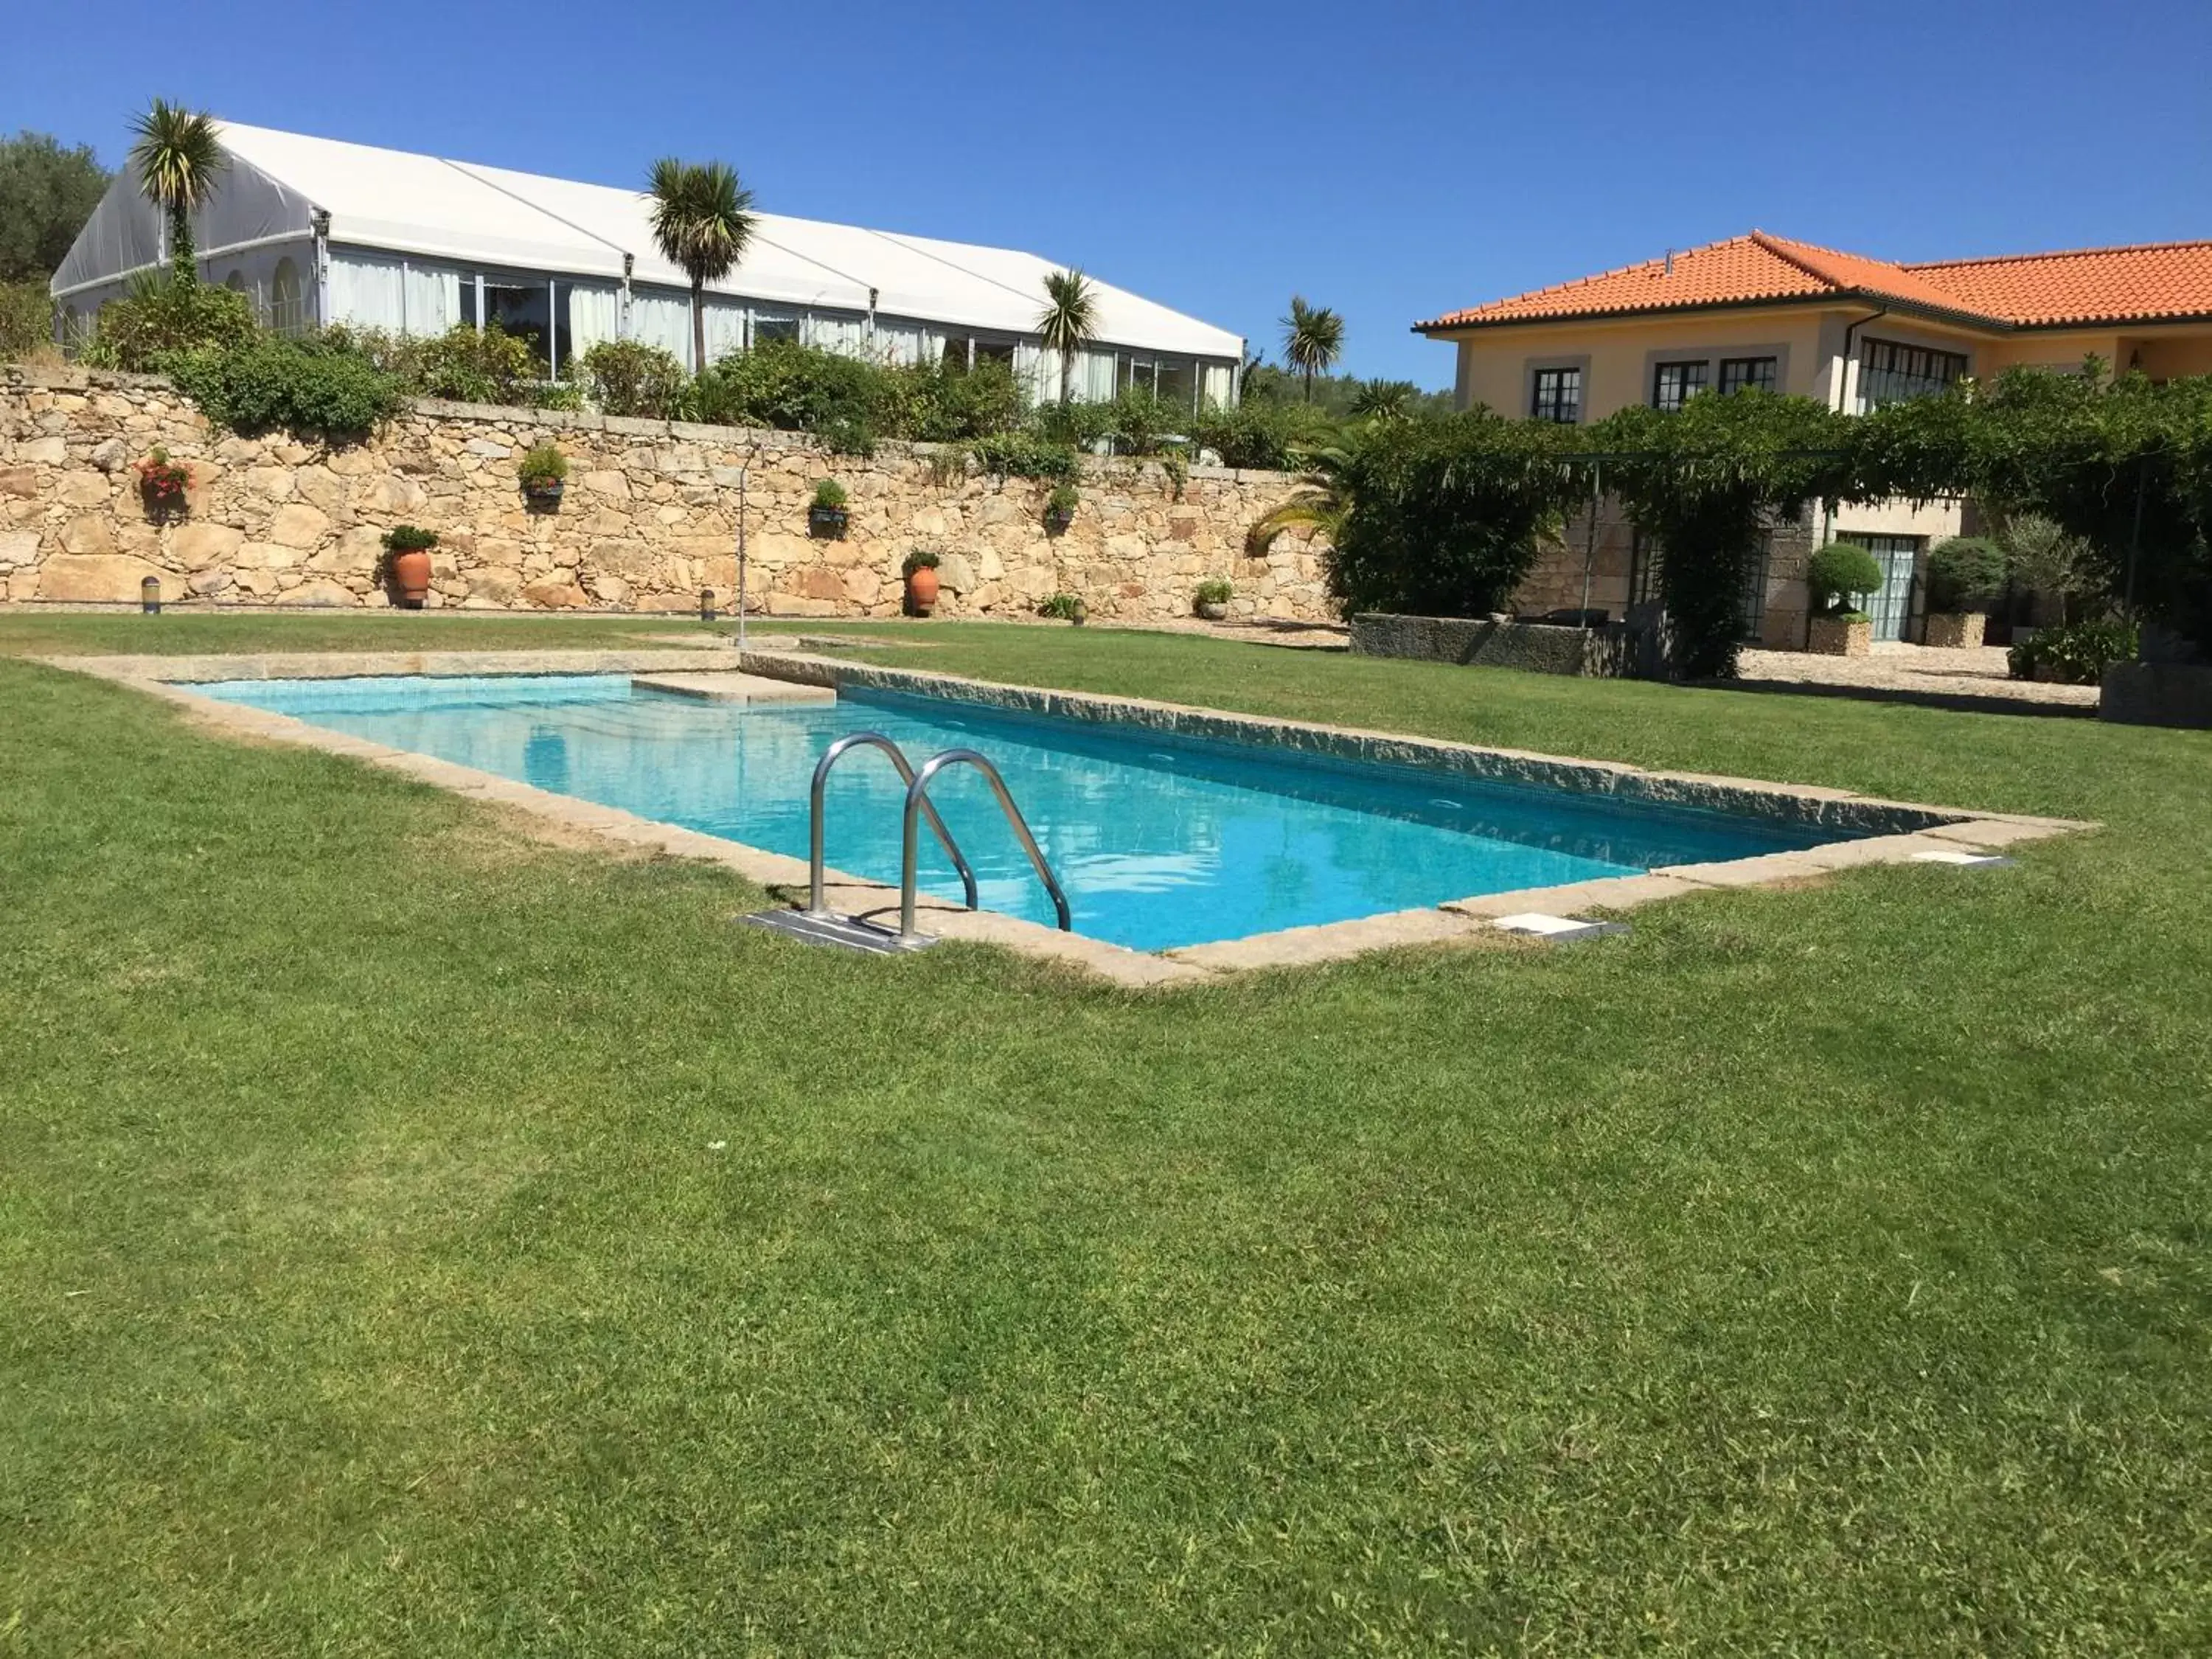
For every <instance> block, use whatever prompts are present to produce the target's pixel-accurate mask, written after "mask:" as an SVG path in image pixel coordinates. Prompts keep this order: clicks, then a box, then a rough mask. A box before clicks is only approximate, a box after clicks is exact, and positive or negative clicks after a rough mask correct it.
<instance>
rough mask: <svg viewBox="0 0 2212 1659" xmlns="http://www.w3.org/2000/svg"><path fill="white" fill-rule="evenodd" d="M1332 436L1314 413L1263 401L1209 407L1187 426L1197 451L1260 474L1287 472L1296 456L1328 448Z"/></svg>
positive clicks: (1324, 417)
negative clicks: (1306, 451)
mask: <svg viewBox="0 0 2212 1659" xmlns="http://www.w3.org/2000/svg"><path fill="white" fill-rule="evenodd" d="M1337 435H1338V431H1337V428H1336V426H1335V424H1334V422H1332V421H1331V420H1330V419H1329V418H1328V416H1327V415H1325V414H1323V413H1322V411H1320V410H1316V409H1309V408H1307V407H1305V406H1304V404H1281V403H1273V402H1269V401H1266V400H1261V401H1258V402H1252V403H1244V404H1238V405H1237V407H1236V408H1234V409H1218V408H1216V407H1214V406H1213V405H1212V404H1208V405H1207V406H1206V410H1204V411H1203V412H1202V413H1201V414H1200V416H1199V417H1198V419H1197V420H1196V422H1194V423H1193V425H1192V428H1191V436H1192V438H1193V440H1194V441H1195V442H1196V443H1197V445H1198V447H1200V449H1210V450H1212V452H1213V453H1215V454H1217V455H1218V456H1220V457H1221V464H1222V465H1224V466H1236V467H1248V468H1251V469H1253V470H1255V471H1263V472H1282V471H1288V470H1289V469H1291V467H1293V466H1295V465H1297V456H1298V454H1299V453H1300V452H1302V451H1305V450H1311V449H1316V448H1324V447H1329V446H1330V445H1331V444H1332V443H1333V442H1334V440H1335V439H1336V437H1337Z"/></svg>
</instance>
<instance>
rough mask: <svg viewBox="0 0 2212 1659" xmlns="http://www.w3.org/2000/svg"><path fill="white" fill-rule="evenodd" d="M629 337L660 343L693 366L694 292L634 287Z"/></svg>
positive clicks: (647, 342) (632, 290)
mask: <svg viewBox="0 0 2212 1659" xmlns="http://www.w3.org/2000/svg"><path fill="white" fill-rule="evenodd" d="M629 337H630V338H631V339H633V340H642V341H644V342H645V343H646V344H647V345H656V346H659V348H660V349H662V350H663V351H665V352H667V353H668V354H669V355H670V356H672V357H674V358H675V359H676V361H677V362H679V363H682V364H683V365H684V367H685V368H690V366H691V296H690V295H688V294H665V293H662V292H660V291H659V290H657V289H642V288H640V289H631V290H630V301H629Z"/></svg>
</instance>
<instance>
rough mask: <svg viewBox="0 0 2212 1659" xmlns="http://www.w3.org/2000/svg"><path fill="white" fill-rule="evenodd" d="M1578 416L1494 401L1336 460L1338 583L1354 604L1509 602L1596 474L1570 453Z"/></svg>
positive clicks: (1447, 607) (1395, 433)
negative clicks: (1562, 420)
mask: <svg viewBox="0 0 2212 1659" xmlns="http://www.w3.org/2000/svg"><path fill="white" fill-rule="evenodd" d="M1574 436H1575V435H1574V434H1573V433H1572V432H1571V428H1565V427H1559V426H1554V425H1551V424H1550V423H1549V422H1533V421H1526V422H1522V421H1504V420H1500V419H1499V418H1498V417H1497V416H1493V415H1490V414H1487V413H1484V412H1475V413H1472V414H1467V415H1461V416H1454V417H1453V418H1452V419H1450V420H1449V421H1435V422H1413V423H1409V424H1407V425H1403V426H1394V427H1390V428H1386V429H1377V430H1374V431H1370V432H1368V433H1366V434H1364V435H1359V436H1358V437H1356V438H1355V440H1354V441H1352V443H1351V444H1350V445H1349V446H1348V447H1346V449H1344V450H1342V451H1340V452H1337V453H1338V454H1339V455H1340V459H1338V460H1337V461H1335V462H1334V463H1333V464H1332V465H1331V468H1330V483H1329V484H1328V489H1333V490H1334V492H1336V495H1337V497H1338V500H1337V502H1336V510H1337V511H1338V512H1339V513H1340V515H1341V517H1340V523H1339V524H1338V526H1337V527H1336V529H1335V532H1334V534H1335V541H1336V545H1335V548H1334V551H1333V552H1332V553H1331V554H1330V556H1329V557H1328V584H1329V591H1330V592H1331V593H1333V594H1334V596H1335V597H1336V598H1337V599H1338V600H1339V601H1340V604H1341V605H1342V606H1343V608H1344V611H1345V613H1346V615H1350V614H1352V613H1353V612H1355V611H1398V612H1404V613H1409V614H1412V615H1416V616H1427V617H1478V616H1483V615H1486V614H1487V613H1488V612H1490V611H1495V610H1497V609H1498V608H1499V607H1500V606H1501V605H1504V602H1505V599H1506V598H1507V596H1509V595H1510V593H1511V592H1512V591H1513V590H1514V589H1515V588H1516V586H1519V585H1520V582H1521V579H1522V577H1523V576H1525V575H1527V574H1528V568H1529V566H1530V565H1531V564H1533V563H1534V562H1535V558H1536V553H1537V544H1538V541H1539V539H1540V538H1541V537H1543V536H1545V535H1547V534H1555V533H1556V532H1557V530H1558V526H1559V518H1560V514H1561V513H1562V511H1563V510H1564V509H1565V507H1567V506H1568V505H1569V504H1570V503H1571V501H1574V500H1576V499H1577V498H1578V497H1579V496H1580V495H1582V494H1583V489H1584V486H1583V484H1582V483H1581V482H1580V481H1579V480H1578V479H1577V478H1575V477H1573V475H1572V474H1571V472H1570V471H1568V470H1567V469H1565V468H1564V467H1562V466H1561V465H1559V459H1558V458H1559V455H1560V454H1561V453H1564V452H1565V448H1566V447H1567V445H1568V443H1569V442H1571V441H1572V439H1573V437H1574Z"/></svg>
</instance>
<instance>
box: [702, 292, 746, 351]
mask: <svg viewBox="0 0 2212 1659" xmlns="http://www.w3.org/2000/svg"><path fill="white" fill-rule="evenodd" d="M706 314H707V361H708V362H710V363H719V362H721V361H722V359H723V358H725V357H727V356H732V355H733V354H735V353H737V352H740V351H743V350H744V349H745V308H744V307H743V306H741V305H734V304H732V303H729V302H727V301H721V300H709V301H707V305H706Z"/></svg>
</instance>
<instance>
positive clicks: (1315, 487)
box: [1244, 447, 1352, 559]
mask: <svg viewBox="0 0 2212 1659" xmlns="http://www.w3.org/2000/svg"><path fill="white" fill-rule="evenodd" d="M1297 459H1298V460H1299V461H1300V462H1301V463H1302V464H1303V465H1304V471H1305V476H1304V477H1303V478H1301V479H1299V481H1298V483H1297V488H1296V489H1293V490H1292V491H1291V493H1290V495H1288V496H1287V497H1285V499H1284V500H1283V501H1279V502H1278V503H1277V504H1276V506H1275V507H1274V508H1273V510H1272V511H1270V512H1268V513H1266V514H1265V515H1264V516H1263V517H1261V519H1260V520H1259V521H1258V522H1257V523H1255V524H1254V525H1252V526H1250V528H1249V529H1248V530H1246V531H1245V532H1244V551H1245V553H1246V555H1247V556H1249V557H1251V558H1255V559H1263V558H1265V557H1267V550H1268V549H1269V548H1271V547H1273V545H1274V544H1275V539H1276V538H1277V537H1279V536H1280V535H1281V534H1282V533H1283V532H1285V531H1286V530H1291V529H1296V528H1299V527H1301V526H1311V527H1312V528H1313V529H1316V530H1318V531H1319V532H1321V533H1322V535H1323V536H1324V537H1326V538H1328V541H1329V542H1330V543H1331V544H1334V543H1336V542H1337V541H1338V540H1339V539H1340V538H1341V537H1342V535H1343V533H1344V520H1345V515H1346V513H1349V512H1350V511H1351V509H1352V456H1351V454H1350V453H1349V452H1348V451H1346V450H1344V449H1340V448H1335V447H1328V448H1322V449H1316V450H1313V451H1311V452H1310V453H1305V454H1302V455H1300V456H1298V457H1297Z"/></svg>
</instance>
